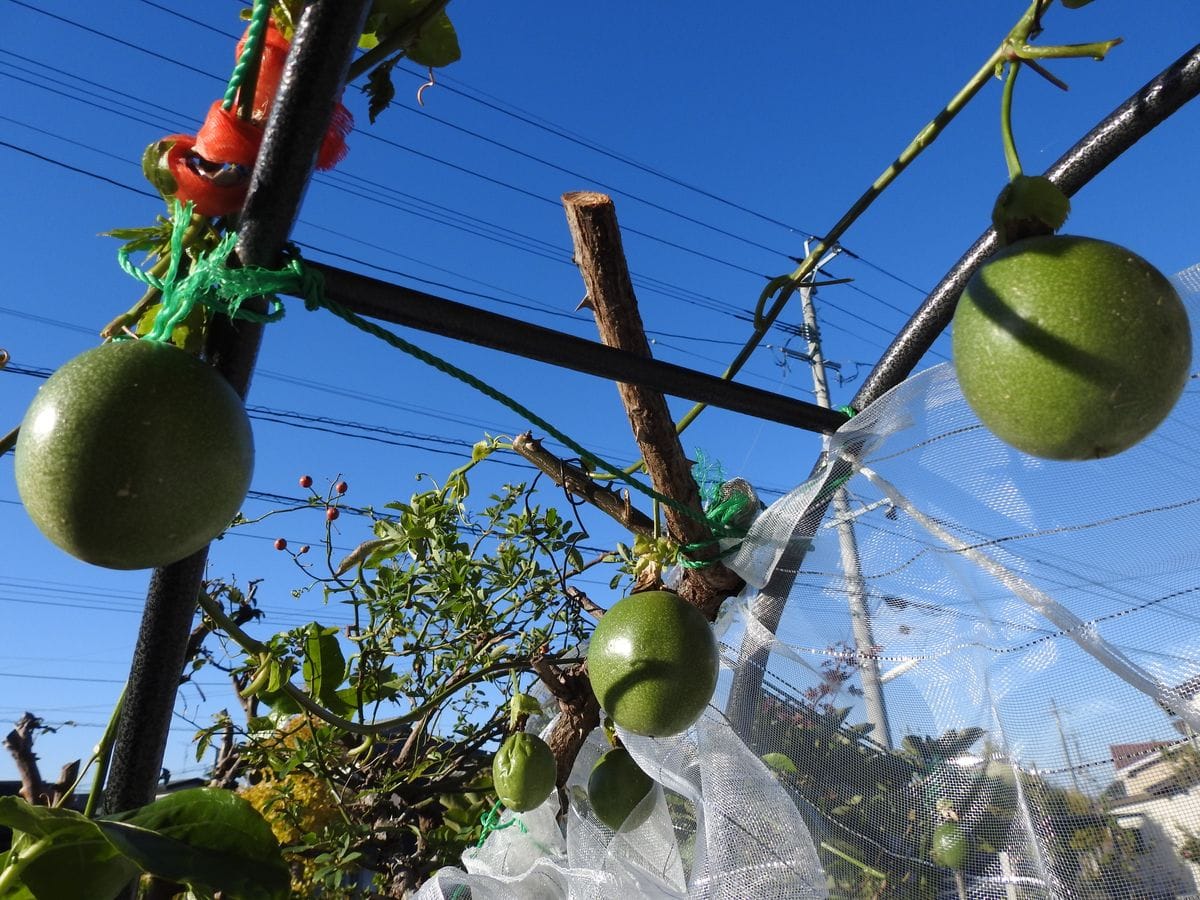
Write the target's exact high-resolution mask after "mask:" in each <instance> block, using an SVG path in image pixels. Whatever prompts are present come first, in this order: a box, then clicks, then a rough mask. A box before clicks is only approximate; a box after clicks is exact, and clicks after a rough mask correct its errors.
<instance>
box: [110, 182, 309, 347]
mask: <svg viewBox="0 0 1200 900" xmlns="http://www.w3.org/2000/svg"><path fill="white" fill-rule="evenodd" d="M191 218H192V204H191V203H188V204H187V205H186V206H184V205H180V203H179V202H178V201H176V202H175V220H174V225H173V227H172V229H171V244H170V253H171V255H170V264H169V266H168V268H167V271H166V274H164V275H163V277H162V278H156V277H155V276H153V275H151V274H150V273H149V272H145V271H143V270H142V269H139V268H138V267H137V266H136V265H134V264H133V261H132V260H130V258H129V255H130V254H129V252H128V251H126V250H125V249H124V248H122V249H120V250H118V251H117V261H118V262H119V263H120V264H121V268H122V269H124V270H125V272H126V273H127V274H129V275H131V276H133V277H134V278H136V279H137V280H138V281H141V282H142V283H143V284H148V285H150V286H151V287H153V288H157V289H158V290H159V291H160V292H161V293H162V299H161V301H160V304H159V310H158V313H157V314H156V315H155V317H154V323H153V325H152V326H151V329H150V331H149V332H148V333H147V334H144V335H142V336H141V338H142V340H146V341H160V342H163V341H169V340H170V339H171V334H172V332H173V331H174V330H175V328H176V327H177V326H178V325H179V324H180V323H181V322H183V321H184V320H185V319H187V317H188V316H189V315H190V314H191V312H192V310H193V309H194V308H195V305H196V304H197V303H202V304H203V305H204V306H207V307H208V308H209V309H212V310H214V311H216V312H220V313H224V314H225V315H227V316H229V317H230V318H231V319H233V318H237V319H244V320H246V321H249V322H257V323H266V322H274V321H276V320H278V319H281V318H283V314H284V308H283V303H282V302H281V301H280V299H279V298H278V297H277V296H276V294H277V293H289V294H290V293H301V294H304V293H307V292H309V291H312V290H316V289H319V286H318V285H317V284H316V282H315V281H314V278H315V276H314V274H313V273H310V272H309V270H308V269H307V268H306V267H305V266H304V264H303V262H302V261H301V259H300V258H299V256H297V255H296V254H290V256H289V258H288V260H287V262H286V264H285V265H284V267H283V268H282V269H264V268H261V267H259V266H245V267H243V268H240V269H231V268H229V267H228V266H227V265H226V261H227V260H228V257H229V254H230V253H232V252H233V248H234V246H235V245H236V244H237V237H238V236H237V232H236V231H231V232H229V233H228V234H227V235H225V237H223V238H222V239H221V241H220V243H218V244H217V246H215V247H214V248H213V249H212V250H210V251H208V252H207V253H202V254H200V255H198V256H197V257H196V259H195V260H194V261H193V262H192V265H191V270H190V271H189V272H188V274H187V275H185V276H183V277H182V278H181V277H180V276H179V269H180V267H181V265H182V263H183V259H184V246H183V240H184V234H185V233H186V232H187V229H188V224H189V222H190V221H191ZM259 296H263V297H266V298H267V301H268V304H269V305H268V312H266V313H260V312H255V311H253V310H247V309H242V308H241V307H242V304H243V303H245V302H246V301H247V300H249V299H250V298H252V297H259Z"/></svg>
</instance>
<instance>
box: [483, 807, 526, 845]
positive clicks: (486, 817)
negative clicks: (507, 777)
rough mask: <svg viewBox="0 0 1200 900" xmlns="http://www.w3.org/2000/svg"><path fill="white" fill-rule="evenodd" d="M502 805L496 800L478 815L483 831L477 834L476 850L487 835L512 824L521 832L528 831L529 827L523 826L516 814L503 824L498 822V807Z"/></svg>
mask: <svg viewBox="0 0 1200 900" xmlns="http://www.w3.org/2000/svg"><path fill="white" fill-rule="evenodd" d="M503 805H504V804H503V803H501V802H500V801H499V800H497V801H496V803H495V805H493V806H492V808H491V809H489V810H488V811H487V812H485V813H484V814H483V815H482V816H480V817H479V824H480V825H481V826H482V827H483V831H482V832H481V833H480V835H479V843H477V844H476V845H475V849H477V850H478V849H479V848H480V847H482V846H483V844H484V842H485V841H486V840H487V839H488V835H489V834H491V833H492V832H493V831H503V830H504V829H505V828H511V827H512V826H513V825H516V826H517V827H518V828H520V829H521V833H522V834H528V833H529V829H528V828H526V827H525V823H524V822H522V821H521V820H520V819H519V818H517V817H516V816H513V817H512V818H511V819H509V820H508V821H507V822H505V823H504V824H503V825H501V824H500V808H501V807H502V806H503Z"/></svg>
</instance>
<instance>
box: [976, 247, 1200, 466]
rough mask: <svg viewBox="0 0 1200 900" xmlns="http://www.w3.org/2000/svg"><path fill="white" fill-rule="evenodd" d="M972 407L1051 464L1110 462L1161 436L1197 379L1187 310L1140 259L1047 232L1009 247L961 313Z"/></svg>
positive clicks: (1007, 438) (1008, 439)
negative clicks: (1156, 431)
mask: <svg viewBox="0 0 1200 900" xmlns="http://www.w3.org/2000/svg"><path fill="white" fill-rule="evenodd" d="M953 347H954V365H955V368H956V371H957V373H958V380H959V384H960V385H961V387H962V392H963V396H964V397H965V398H966V400H967V403H969V404H970V406H971V408H972V409H973V410H974V411H975V413H976V414H977V415H978V416H979V418H980V420H981V421H982V422H983V424H984V425H985V426H987V428H988V429H989V430H990V431H992V432H993V433H994V434H995V435H996V436H997V437H998V438H1000V440H1002V441H1004V442H1005V443H1007V444H1010V445H1011V446H1013V447H1016V448H1017V449H1018V450H1023V451H1024V452H1026V453H1029V454H1032V455H1033V456H1039V457H1043V458H1046V459H1060V460H1083V459H1099V458H1101V457H1106V456H1112V455H1114V454H1116V453H1120V452H1121V451H1123V450H1126V449H1128V448H1129V447H1132V446H1133V445H1134V444H1136V443H1137V442H1138V441H1140V440H1142V438H1144V437H1146V436H1147V435H1148V434H1149V433H1150V432H1151V431H1153V430H1154V429H1155V428H1156V427H1157V426H1158V425H1159V423H1160V422H1162V420H1163V419H1164V418H1166V416H1167V414H1168V413H1169V412H1170V411H1171V408H1172V407H1173V406H1174V405H1175V401H1176V400H1178V399H1179V395H1180V393H1181V392H1182V391H1183V387H1184V384H1185V383H1186V382H1187V379H1188V377H1189V375H1190V369H1191V359H1192V338H1191V330H1190V328H1189V326H1188V318H1187V312H1186V311H1185V310H1184V307H1183V303H1182V302H1181V301H1180V299H1179V295H1178V294H1177V293H1176V292H1175V289H1174V288H1173V287H1172V286H1171V283H1170V282H1169V281H1168V280H1167V279H1166V278H1165V277H1164V276H1163V275H1162V273H1161V272H1159V271H1158V270H1157V269H1155V268H1154V267H1153V266H1152V265H1150V264H1149V263H1148V262H1146V261H1145V260H1144V259H1142V258H1141V257H1139V256H1137V255H1135V254H1133V253H1131V252H1130V251H1128V250H1126V249H1125V248H1123V247H1119V246H1117V245H1116V244H1110V243H1108V242H1107V241H1099V240H1094V239H1092V238H1081V237H1070V236H1067V235H1047V236H1042V237H1032V238H1026V239H1025V240H1020V241H1017V242H1016V243H1014V244H1011V245H1009V246H1007V247H1005V248H1004V249H1002V250H1000V251H999V252H998V253H996V255H995V256H993V257H992V258H991V259H990V260H988V261H987V262H986V263H985V264H984V265H983V266H982V267H981V268H980V269H979V271H978V272H976V273H975V275H974V276H973V277H972V278H971V280H970V282H969V283H968V284H967V287H966V290H964V291H963V295H962V299H960V300H959V303H958V309H957V311H956V312H955V315H954V332H953Z"/></svg>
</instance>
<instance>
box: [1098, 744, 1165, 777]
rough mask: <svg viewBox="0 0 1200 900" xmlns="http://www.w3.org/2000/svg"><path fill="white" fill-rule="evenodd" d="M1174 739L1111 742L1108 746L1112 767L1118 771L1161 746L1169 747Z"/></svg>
mask: <svg viewBox="0 0 1200 900" xmlns="http://www.w3.org/2000/svg"><path fill="white" fill-rule="evenodd" d="M1173 743H1175V742H1174V741H1139V742H1137V743H1134V744H1112V745H1110V746H1109V748H1108V752H1109V754H1110V755H1111V756H1112V761H1113V768H1114V769H1116V770H1117V771H1118V772H1120V771H1121V770H1122V769H1124V768H1127V767H1129V766H1132V765H1133V764H1134V763H1136V762H1138V760H1141V759H1145V758H1146V757H1147V756H1150V755H1151V754H1152V753H1154V752H1156V751H1157V750H1160V749H1162V748H1163V747H1170V746H1171V745H1172V744H1173Z"/></svg>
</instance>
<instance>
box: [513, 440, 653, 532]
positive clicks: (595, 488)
mask: <svg viewBox="0 0 1200 900" xmlns="http://www.w3.org/2000/svg"><path fill="white" fill-rule="evenodd" d="M512 447H513V450H514V451H515V452H516V453H517V454H519V455H520V456H522V457H524V458H525V459H526V460H528V461H529V462H531V463H533V464H534V465H535V466H537V467H538V468H539V469H540V470H541V471H543V472H545V473H546V474H547V475H548V476H550V478H552V479H553V480H554V483H555V484H557V485H559V486H560V487H562V488H563V489H565V490H567V491H570V492H571V493H572V494H574V495H575V496H577V497H580V498H582V499H584V500H586V501H587V502H588V503H590V504H592V505H593V506H595V507H596V508H597V509H599V510H600V511H601V512H603V513H606V514H608V515H609V516H611V517H612V518H614V519H616V520H617V521H618V522H620V523H621V524H622V525H624V526H625V527H626V528H628V529H629V530H630V531H631V532H632V533H634V534H646V535H649V534H653V533H654V522H653V520H652V519H651V518H650V517H649V516H647V515H646V514H645V513H643V512H642V511H641V510H639V509H636V508H635V507H634V506H633V504H632V503H630V502H629V495H628V494H627V493H623V492H618V491H616V490H614V489H613V488H610V487H605V486H603V485H600V484H598V483H597V482H595V481H593V480H592V479H591V478H590V477H589V476H588V474H587V472H585V471H584V470H583V469H581V468H579V467H578V466H573V465H571V464H570V463H568V462H567V461H566V460H563V459H560V458H559V457H557V456H555V455H554V454H553V453H551V452H549V451H548V450H546V449H545V448H543V447H542V444H541V441H539V440H537V439H536V438H535V437H534V436H533V435H532V434H530V433H529V432H528V431H527V432H525V433H524V434H519V435H517V436H516V437H515V438H514V439H513V443H512Z"/></svg>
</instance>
